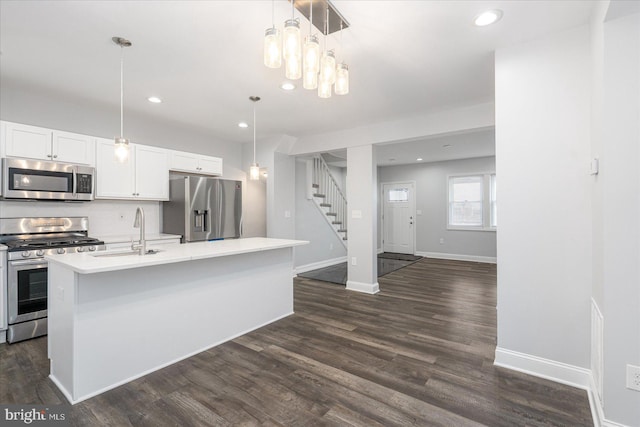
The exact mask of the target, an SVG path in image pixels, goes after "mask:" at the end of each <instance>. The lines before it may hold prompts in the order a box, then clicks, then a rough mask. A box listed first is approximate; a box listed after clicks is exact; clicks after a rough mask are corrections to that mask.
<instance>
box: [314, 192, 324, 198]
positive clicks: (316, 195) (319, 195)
mask: <svg viewBox="0 0 640 427" xmlns="http://www.w3.org/2000/svg"><path fill="white" fill-rule="evenodd" d="M313 197H320V198H325V197H327V196H326V195H324V194H319V193H316V194H314V195H313Z"/></svg>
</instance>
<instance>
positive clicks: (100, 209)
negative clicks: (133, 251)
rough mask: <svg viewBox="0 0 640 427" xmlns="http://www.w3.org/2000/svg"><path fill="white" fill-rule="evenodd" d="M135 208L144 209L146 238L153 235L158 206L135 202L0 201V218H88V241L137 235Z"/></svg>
mask: <svg viewBox="0 0 640 427" xmlns="http://www.w3.org/2000/svg"><path fill="white" fill-rule="evenodd" d="M138 206H140V207H142V208H143V209H144V218H145V230H146V232H147V234H157V233H158V232H159V231H160V226H161V221H160V214H161V212H160V210H161V203H160V202H149V201H139V200H131V201H117V200H94V201H92V202H83V203H64V202H26V201H24V202H19V201H0V218H14V217H49V216H51V217H65V216H86V217H88V218H89V235H90V236H91V237H101V236H113V235H123V234H125V235H129V234H132V235H137V234H138V233H139V232H140V230H139V229H137V228H133V220H134V218H135V214H136V208H137V207H138Z"/></svg>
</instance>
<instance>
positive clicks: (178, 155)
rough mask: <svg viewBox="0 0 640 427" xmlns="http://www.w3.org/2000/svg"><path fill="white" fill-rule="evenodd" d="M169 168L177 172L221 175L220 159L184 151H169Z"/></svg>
mask: <svg viewBox="0 0 640 427" xmlns="http://www.w3.org/2000/svg"><path fill="white" fill-rule="evenodd" d="M169 168H170V169H171V170H172V171H177V172H187V173H197V174H201V175H212V176H220V175H222V159H221V158H220V157H213V156H204V155H201V154H194V153H187V152H184V151H171V161H170V166H169Z"/></svg>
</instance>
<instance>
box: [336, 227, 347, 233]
mask: <svg viewBox="0 0 640 427" xmlns="http://www.w3.org/2000/svg"><path fill="white" fill-rule="evenodd" d="M336 231H337V232H338V233H346V232H347V229H346V228H341V229H339V230H336Z"/></svg>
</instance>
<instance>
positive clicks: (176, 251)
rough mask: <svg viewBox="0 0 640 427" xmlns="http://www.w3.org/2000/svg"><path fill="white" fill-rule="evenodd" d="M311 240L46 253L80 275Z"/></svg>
mask: <svg viewBox="0 0 640 427" xmlns="http://www.w3.org/2000/svg"><path fill="white" fill-rule="evenodd" d="M308 243H309V242H307V241H304V240H285V239H269V238H265V237H251V238H246V239H229V240H217V241H211V242H194V243H185V244H181V245H177V244H168V245H154V247H153V249H158V250H159V251H160V252H158V253H156V254H153V255H144V256H140V255H138V254H131V255H125V256H113V257H110V256H102V257H101V256H99V255H101V254H109V253H119V252H120V253H121V252H125V251H123V250H114V251H102V252H92V253H85V252H83V253H74V254H64V255H47V256H45V259H46V260H48V261H49V262H54V263H59V264H62V265H64V266H66V267H67V268H70V269H72V270H74V271H75V272H77V273H80V274H92V273H102V272H106V271H118V270H128V269H131V268H140V267H149V266H153V265H160V264H170V263H176V262H183V261H192V260H198V259H205V258H216V257H223V256H230V255H238V254H244V253H250V252H259V251H268V250H272V249H281V248H290V247H294V246H300V245H306V244H308ZM127 250H128V249H127Z"/></svg>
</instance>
